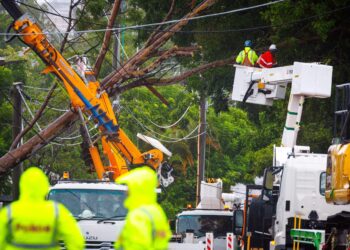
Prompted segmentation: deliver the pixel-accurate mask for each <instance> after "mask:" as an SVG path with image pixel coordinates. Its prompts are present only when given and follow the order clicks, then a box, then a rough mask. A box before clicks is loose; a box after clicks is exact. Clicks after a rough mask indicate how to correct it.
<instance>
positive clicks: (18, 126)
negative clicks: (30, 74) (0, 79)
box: [11, 82, 23, 200]
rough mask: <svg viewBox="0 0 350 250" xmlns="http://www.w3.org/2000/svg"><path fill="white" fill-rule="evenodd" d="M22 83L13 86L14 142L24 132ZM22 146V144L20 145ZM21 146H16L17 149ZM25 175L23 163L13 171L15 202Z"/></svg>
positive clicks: (15, 83)
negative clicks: (20, 91)
mask: <svg viewBox="0 0 350 250" xmlns="http://www.w3.org/2000/svg"><path fill="white" fill-rule="evenodd" d="M22 85H23V83H22V82H14V83H13V86H12V90H11V93H12V101H13V114H12V138H13V140H14V139H15V138H16V137H17V135H18V134H19V133H21V131H22V127H23V124H22V99H21V95H20V93H19V89H21V88H22ZM19 144H21V142H20V143H19ZM18 146H19V145H16V146H15V148H17V147H18ZM22 173H23V165H22V163H20V164H18V165H17V166H16V167H15V168H14V169H13V171H12V196H13V200H18V197H19V178H20V176H21V174H22Z"/></svg>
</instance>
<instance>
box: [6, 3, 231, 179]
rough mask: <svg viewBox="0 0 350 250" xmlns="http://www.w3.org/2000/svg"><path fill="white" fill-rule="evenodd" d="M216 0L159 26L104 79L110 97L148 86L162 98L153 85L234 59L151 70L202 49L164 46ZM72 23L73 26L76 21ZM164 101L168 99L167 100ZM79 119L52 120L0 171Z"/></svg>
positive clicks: (97, 67) (106, 43)
mask: <svg viewBox="0 0 350 250" xmlns="http://www.w3.org/2000/svg"><path fill="white" fill-rule="evenodd" d="M174 2H175V1H174V0H173V1H172V3H171V6H170V9H169V12H168V14H167V16H166V17H165V19H164V20H163V21H166V20H168V19H169V18H170V16H171V13H172V11H173V8H174ZM215 2H216V0H204V1H203V2H202V3H201V4H199V5H198V6H197V7H195V8H193V10H192V11H191V12H189V13H188V14H187V15H185V16H184V17H183V18H182V19H181V20H180V21H178V22H177V23H174V24H172V25H170V26H169V27H167V28H165V29H161V28H160V27H161V26H162V25H161V26H159V27H158V28H157V29H156V30H155V31H154V32H153V33H152V34H151V35H150V37H149V38H148V40H147V42H146V43H145V45H144V47H143V48H142V49H141V50H139V51H138V52H137V53H136V54H135V55H133V56H132V57H131V58H130V59H129V60H127V61H126V62H125V63H124V64H123V65H121V67H119V68H118V69H117V70H115V71H113V72H111V73H110V74H109V75H107V76H106V77H105V78H104V79H102V80H101V86H102V87H101V88H102V89H101V90H102V91H103V90H105V91H107V93H108V94H109V95H110V96H113V95H115V94H120V93H123V92H125V91H127V90H130V89H132V88H136V87H142V86H145V87H147V88H149V89H150V90H151V91H152V93H154V94H155V95H156V96H158V97H159V98H160V99H162V96H161V95H160V94H159V93H158V92H157V91H156V89H155V88H154V86H165V85H170V84H176V83H179V82H182V81H183V80H185V79H186V78H188V77H190V76H192V75H194V74H198V73H201V72H203V71H206V70H208V69H211V68H215V67H222V66H225V65H228V64H231V63H232V61H233V60H232V58H228V59H225V60H218V61H215V62H211V63H207V64H204V65H201V66H199V67H197V68H194V69H190V70H188V71H187V72H185V73H183V74H182V75H179V76H176V77H174V78H165V79H164V78H160V79H157V78H155V77H153V75H152V72H156V71H157V69H158V68H159V67H161V65H162V63H163V62H165V61H166V60H167V59H169V58H172V57H176V56H193V54H194V53H195V52H197V51H199V50H200V47H198V46H191V47H181V48H179V47H176V46H175V47H173V48H170V49H167V50H165V49H163V48H162V47H163V45H164V44H165V43H166V42H167V41H169V39H170V38H171V37H172V36H173V35H174V33H175V32H177V31H179V30H181V29H182V28H183V27H184V26H185V25H186V24H188V22H189V20H188V18H191V17H195V16H197V15H198V14H199V13H201V12H202V11H204V10H206V9H207V8H209V7H210V6H212V5H213V4H214V3H215ZM118 8H120V1H119V0H115V3H114V5H113V10H112V15H111V17H110V20H109V22H108V26H107V27H108V28H110V27H111V25H112V24H113V22H114V20H115V18H116V15H117V13H118ZM111 19H113V20H111ZM71 26H74V24H72V25H71ZM107 32H108V31H107ZM109 41H110V33H109V34H108V33H106V35H105V37H104V42H103V45H102V48H101V50H100V53H99V55H98V56H97V58H98V59H97V60H96V63H95V67H94V68H95V70H96V73H98V72H99V70H100V67H101V64H102V61H103V59H104V57H105V54H106V49H107V48H108V46H109ZM62 47H63V46H62ZM162 101H163V102H165V100H162ZM77 119H78V115H77V114H76V113H74V112H73V111H68V112H66V113H65V114H63V115H62V116H60V117H59V118H57V119H56V120H55V121H53V122H52V123H50V124H49V125H48V126H47V127H46V128H45V129H43V130H42V131H41V132H40V133H38V134H36V135H35V136H33V137H32V138H30V139H29V140H28V141H26V142H25V143H24V144H23V145H21V146H19V147H18V148H16V149H13V150H11V151H9V152H8V153H6V154H5V155H3V156H2V157H1V158H0V173H4V172H6V171H7V170H8V169H10V168H12V167H14V166H16V165H17V164H18V163H19V162H21V161H23V160H25V159H27V158H29V157H30V156H32V155H33V154H34V153H36V152H37V151H38V150H39V149H41V148H42V147H44V146H45V145H47V144H48V143H49V142H50V141H51V140H53V139H54V138H55V137H57V136H58V135H59V134H60V133H62V131H64V130H65V129H67V128H69V127H70V126H71V125H72V124H73V123H74V122H75V121H76V120H77Z"/></svg>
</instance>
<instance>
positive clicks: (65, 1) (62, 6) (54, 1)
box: [38, 0, 70, 31]
mask: <svg viewBox="0 0 350 250" xmlns="http://www.w3.org/2000/svg"><path fill="white" fill-rule="evenodd" d="M46 2H48V3H50V5H52V6H53V7H54V8H55V9H56V10H57V11H58V12H59V13H60V14H61V15H62V16H68V11H69V2H70V0H38V3H39V4H45V3H46ZM49 11H51V12H55V11H54V10H52V9H51V8H50V7H49ZM50 19H52V21H53V22H54V23H55V25H56V26H57V28H59V30H60V31H64V30H65V29H66V27H67V23H66V22H65V21H64V20H63V19H62V18H61V17H57V16H53V15H50Z"/></svg>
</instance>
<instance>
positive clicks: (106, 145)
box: [1, 0, 173, 182]
mask: <svg viewBox="0 0 350 250" xmlns="http://www.w3.org/2000/svg"><path fill="white" fill-rule="evenodd" d="M1 4H2V5H3V6H4V8H5V9H6V10H7V11H8V13H9V14H10V15H11V16H12V17H13V18H14V22H13V23H12V26H11V27H9V29H8V32H9V30H10V28H12V29H13V30H14V31H15V32H16V33H17V34H18V35H17V37H18V38H19V39H20V40H21V41H23V43H25V44H26V45H27V46H29V47H30V48H31V49H32V50H33V51H35V53H36V54H37V55H38V56H39V57H40V58H41V59H42V60H43V62H44V63H45V64H46V65H47V67H46V68H45V69H44V71H43V73H53V74H55V75H56V76H57V77H58V78H59V79H60V80H61V81H62V82H63V85H64V87H65V89H66V90H67V92H68V95H69V97H70V100H71V104H72V108H73V109H74V110H75V111H76V112H78V113H79V114H80V117H81V118H82V119H83V114H82V113H84V114H86V115H87V116H89V117H91V118H92V119H93V121H94V122H95V124H96V125H97V126H98V128H99V130H100V132H101V137H102V139H101V140H102V147H103V153H104V154H105V155H106V156H107V158H108V160H109V163H110V164H109V166H104V165H103V163H102V160H101V157H100V154H99V152H98V149H97V148H96V147H95V146H94V145H93V143H92V142H91V140H90V142H89V151H90V154H91V157H92V161H93V164H94V167H95V170H96V172H97V175H98V178H99V179H102V178H105V177H106V176H107V175H106V174H107V173H108V174H110V173H111V174H112V176H110V175H108V176H109V177H112V178H113V179H114V178H116V177H118V176H120V175H122V174H123V173H125V172H127V171H128V166H129V165H149V166H150V167H152V168H154V169H155V170H156V169H158V173H163V175H162V176H160V175H159V176H160V177H163V178H165V179H167V178H168V177H169V178H170V179H171V181H170V182H172V181H173V178H172V177H171V176H170V173H171V171H172V169H171V167H170V166H169V165H168V164H167V163H166V162H163V153H162V152H161V151H160V150H158V149H152V150H150V151H147V152H145V153H141V152H140V151H139V149H138V148H137V147H136V146H135V145H134V144H133V142H132V141H131V140H130V139H129V138H128V136H127V135H126V134H125V132H124V131H123V130H122V129H121V128H120V127H119V125H118V120H117V118H116V116H115V114H114V112H113V109H112V105H111V102H110V100H109V97H108V94H107V93H106V92H105V91H102V90H101V89H100V83H99V82H98V81H97V80H96V79H95V76H94V73H93V72H92V71H91V70H90V71H89V70H88V71H85V72H84V74H85V76H84V77H85V79H83V77H81V76H80V75H79V74H78V73H77V72H76V71H75V70H74V69H73V67H72V66H71V65H70V64H69V63H68V62H67V61H66V59H65V58H64V57H63V56H62V55H61V53H60V52H59V51H58V50H57V49H56V48H55V47H54V46H53V45H52V44H51V43H50V42H49V40H48V38H47V36H46V35H45V34H44V33H43V31H42V29H41V28H40V27H39V25H38V24H37V23H36V22H35V21H34V20H33V19H32V18H31V17H30V16H28V15H27V14H24V15H23V14H22V12H21V10H20V9H19V8H18V6H17V5H16V3H15V2H14V1H13V0H1ZM14 37H15V36H12V37H11V38H7V40H8V41H10V40H12V39H13V38H14ZM85 128H86V127H85ZM162 169H163V170H162Z"/></svg>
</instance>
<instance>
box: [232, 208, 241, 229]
mask: <svg viewBox="0 0 350 250" xmlns="http://www.w3.org/2000/svg"><path fill="white" fill-rule="evenodd" d="M242 231H243V210H235V211H233V234H234V235H241V234H242Z"/></svg>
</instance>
